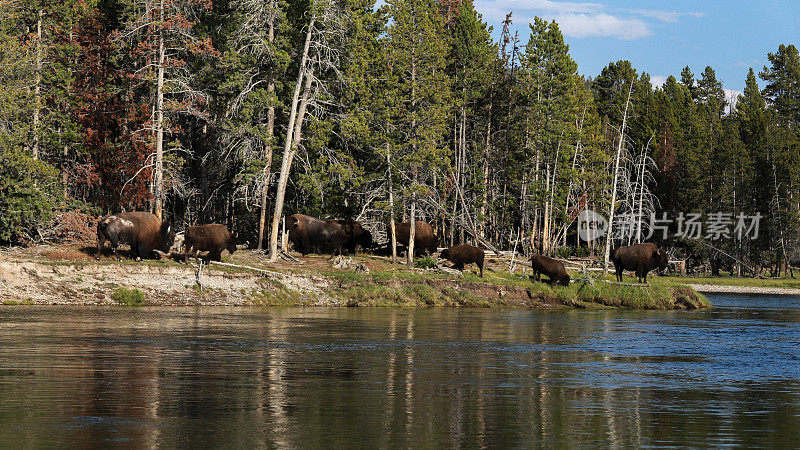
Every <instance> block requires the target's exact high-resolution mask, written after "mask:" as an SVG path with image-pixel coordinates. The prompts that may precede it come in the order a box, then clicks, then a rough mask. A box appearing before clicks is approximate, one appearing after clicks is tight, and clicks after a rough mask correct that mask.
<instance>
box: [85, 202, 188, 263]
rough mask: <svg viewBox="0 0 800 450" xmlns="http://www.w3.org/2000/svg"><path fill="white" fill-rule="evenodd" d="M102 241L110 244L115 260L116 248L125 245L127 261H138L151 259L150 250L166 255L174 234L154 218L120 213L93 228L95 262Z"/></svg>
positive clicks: (142, 213)
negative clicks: (127, 254)
mask: <svg viewBox="0 0 800 450" xmlns="http://www.w3.org/2000/svg"><path fill="white" fill-rule="evenodd" d="M106 241H109V242H110V243H111V248H112V250H113V251H114V256H116V257H117V259H119V255H118V254H117V247H118V246H119V244H129V245H130V246H131V258H132V259H133V258H135V259H136V260H139V259H143V258H149V257H151V256H152V255H153V250H160V251H162V252H164V253H166V252H169V248H170V247H171V246H172V243H173V242H174V241H175V233H174V232H173V231H172V227H171V226H170V224H169V223H167V222H161V221H160V220H159V219H158V217H156V216H155V215H154V214H150V213H149V212H140V211H137V212H124V213H119V214H112V215H109V216H106V217H103V218H102V219H101V220H100V222H99V223H98V224H97V254H96V255H95V257H96V258H97V259H100V251H101V250H102V249H103V245H104V244H105V242H106Z"/></svg>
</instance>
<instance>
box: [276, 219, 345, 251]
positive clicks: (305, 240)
mask: <svg viewBox="0 0 800 450" xmlns="http://www.w3.org/2000/svg"><path fill="white" fill-rule="evenodd" d="M286 225H287V227H288V228H289V240H290V241H291V242H292V244H294V248H295V250H297V251H298V252H300V254H301V255H303V256H306V255H307V254H309V253H312V252H314V253H321V252H323V251H330V252H331V257H333V256H334V255H337V254H339V255H341V254H342V246H343V245H344V243H345V234H344V230H343V229H342V226H341V225H339V224H338V223H336V222H334V221H332V220H320V219H317V218H316V217H311V216H307V215H305V214H292V215H291V216H290V217H289V219H288V220H287V221H286Z"/></svg>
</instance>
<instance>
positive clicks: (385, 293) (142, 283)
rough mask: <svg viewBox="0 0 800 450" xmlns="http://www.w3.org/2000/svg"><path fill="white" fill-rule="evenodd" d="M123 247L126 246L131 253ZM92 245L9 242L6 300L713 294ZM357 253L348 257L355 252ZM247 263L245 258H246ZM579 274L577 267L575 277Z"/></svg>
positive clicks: (656, 284)
mask: <svg viewBox="0 0 800 450" xmlns="http://www.w3.org/2000/svg"><path fill="white" fill-rule="evenodd" d="M123 254H124V253H123ZM93 255H94V249H93V248H91V247H89V246H85V247H79V246H71V247H70V246H60V247H54V246H37V247H31V248H26V249H22V248H13V249H7V250H4V251H0V302H2V303H3V304H7V305H13V304H77V305H117V304H128V305H130V304H134V305H153V306H277V305H280V306H402V307H416V306H423V307H425V306H452V307H462V306H463V307H491V306H500V307H524V308H557V307H572V308H630V309H697V308H704V307H709V306H710V303H709V302H708V300H707V299H706V298H705V297H704V296H703V295H702V294H698V293H697V292H695V290H693V289H692V288H690V287H688V286H684V285H679V284H675V283H666V282H662V280H666V279H659V278H655V277H654V278H653V281H652V282H651V285H650V286H646V287H641V286H627V285H619V284H611V283H606V282H602V281H600V280H597V281H596V282H594V283H593V284H589V283H584V282H581V281H577V282H573V283H571V284H570V286H569V287H561V286H557V287H556V288H550V287H549V286H548V285H545V284H544V283H537V282H533V281H532V280H530V279H529V278H528V277H525V276H522V275H523V271H522V270H521V269H519V270H518V271H517V273H515V274H510V273H509V272H508V261H506V260H503V259H494V258H488V260H487V263H486V271H485V277H484V278H480V277H478V275H477V274H476V273H474V271H475V269H474V268H469V269H468V270H467V271H465V272H464V274H463V275H461V276H459V275H457V274H453V273H451V272H443V271H441V270H437V269H421V268H409V267H406V266H404V265H392V264H390V263H389V261H388V260H387V259H386V258H381V257H375V256H371V255H357V256H355V257H353V258H352V262H353V264H352V265H350V267H354V268H355V269H349V268H348V269H342V268H336V267H332V264H331V262H330V261H328V260H327V258H325V257H314V256H309V257H305V258H302V261H278V262H275V263H269V262H267V260H266V257H265V255H263V253H260V252H257V251H247V250H246V251H238V252H236V253H235V254H234V255H233V257H232V258H231V257H230V256H228V255H227V253H226V255H225V261H227V262H230V263H234V264H236V265H237V266H240V267H231V266H217V265H212V266H210V267H206V268H204V269H203V270H202V272H201V273H200V274H199V275H198V273H197V269H196V268H195V267H191V266H187V265H185V264H182V263H179V262H176V261H172V260H161V261H144V262H134V261H130V260H128V259H126V258H123V261H121V262H119V261H116V260H115V259H110V258H107V257H103V258H101V260H100V261H96V260H95V259H94V257H93ZM348 261H349V260H348ZM245 266H246V267H245ZM575 279H576V274H573V280H575Z"/></svg>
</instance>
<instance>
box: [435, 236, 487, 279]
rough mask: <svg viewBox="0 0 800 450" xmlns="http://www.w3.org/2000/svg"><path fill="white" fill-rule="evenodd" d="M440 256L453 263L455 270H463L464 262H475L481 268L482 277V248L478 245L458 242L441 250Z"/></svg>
mask: <svg viewBox="0 0 800 450" xmlns="http://www.w3.org/2000/svg"><path fill="white" fill-rule="evenodd" d="M440 256H441V257H442V258H444V259H447V260H448V261H450V262H452V263H453V268H454V269H456V270H464V264H472V263H475V264H477V265H478V268H479V269H480V270H481V277H483V258H484V256H485V255H484V253H483V250H481V249H479V248H478V247H473V246H471V245H467V244H458V245H455V246H453V247H450V248H446V249H444V250H442V253H441V255H440Z"/></svg>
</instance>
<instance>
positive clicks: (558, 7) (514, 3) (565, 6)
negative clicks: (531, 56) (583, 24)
mask: <svg viewBox="0 0 800 450" xmlns="http://www.w3.org/2000/svg"><path fill="white" fill-rule="evenodd" d="M475 8H476V9H477V10H478V11H481V10H484V9H486V10H498V11H506V12H508V11H515V12H516V11H548V12H553V13H596V12H599V11H601V10H603V9H604V8H605V5H603V4H600V3H584V2H553V1H550V0H476V1H475ZM504 15H505V14H504Z"/></svg>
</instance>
